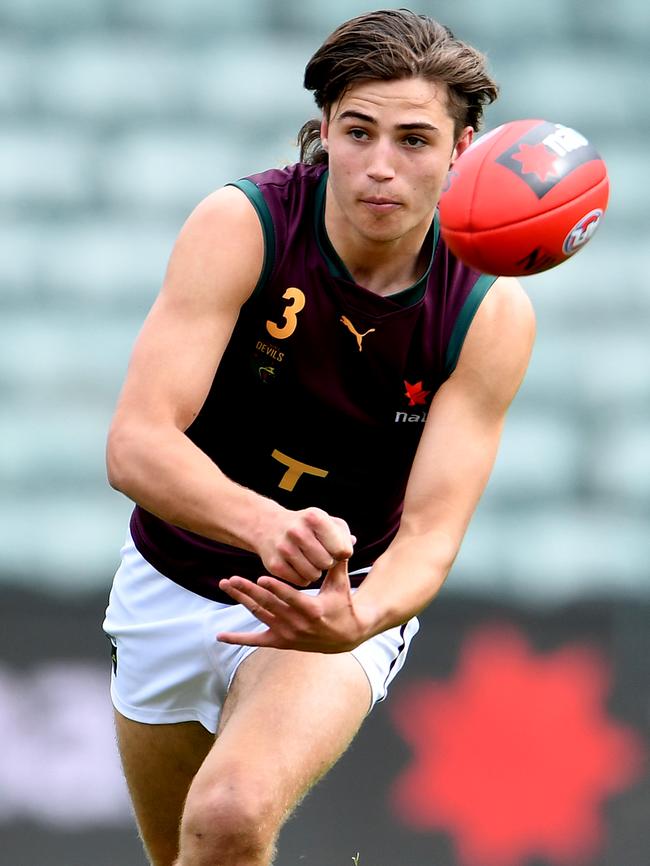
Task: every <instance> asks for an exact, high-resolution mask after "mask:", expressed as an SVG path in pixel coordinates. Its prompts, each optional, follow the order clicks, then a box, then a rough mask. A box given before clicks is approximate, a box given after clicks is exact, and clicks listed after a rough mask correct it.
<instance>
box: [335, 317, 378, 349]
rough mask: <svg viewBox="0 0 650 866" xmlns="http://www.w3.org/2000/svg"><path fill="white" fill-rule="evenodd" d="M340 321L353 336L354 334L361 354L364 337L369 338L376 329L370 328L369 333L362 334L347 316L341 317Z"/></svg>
mask: <svg viewBox="0 0 650 866" xmlns="http://www.w3.org/2000/svg"><path fill="white" fill-rule="evenodd" d="M339 321H341V322H342V323H343V324H344V325H345V327H346V328H347V329H348V331H350V333H351V334H354V336H355V338H356V341H357V346H358V347H359V351H360V352H361V351H362V348H361V341H362V340H363V338H364V337H367V336H368V334H372V332H373V331H374V330H375V328H369V329H368V330H367V331H364V333H363V334H360V333H359V332H358V331H357V329H356V328H355V327H354V325H353V324H352V322H351V321H350V320H349V319H348V317H347V316H341V318H340V320H339Z"/></svg>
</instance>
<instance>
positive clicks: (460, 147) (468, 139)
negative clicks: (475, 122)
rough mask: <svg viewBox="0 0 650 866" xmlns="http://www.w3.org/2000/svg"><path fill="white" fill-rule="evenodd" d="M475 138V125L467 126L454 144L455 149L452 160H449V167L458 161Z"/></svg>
mask: <svg viewBox="0 0 650 866" xmlns="http://www.w3.org/2000/svg"><path fill="white" fill-rule="evenodd" d="M473 138H474V127H472V126H466V127H465V129H464V130H463V131H462V133H461V135H460V138H459V139H458V141H457V142H456V144H455V145H454V149H453V150H452V152H451V160H450V162H449V168H451V167H452V165H453V164H454V163H455V162H456V160H457V159H458V157H459V156H460V155H461V153H463V152H464V151H466V150H467V148H468V147H469V146H470V144H471V143H472V140H473Z"/></svg>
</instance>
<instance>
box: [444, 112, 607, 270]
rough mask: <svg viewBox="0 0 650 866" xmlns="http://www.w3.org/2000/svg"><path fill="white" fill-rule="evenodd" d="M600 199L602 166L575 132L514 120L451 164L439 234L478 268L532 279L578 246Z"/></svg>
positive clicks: (599, 213) (599, 209) (603, 204)
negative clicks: (531, 275)
mask: <svg viewBox="0 0 650 866" xmlns="http://www.w3.org/2000/svg"><path fill="white" fill-rule="evenodd" d="M608 197H609V181H608V178H607V167H606V165H605V163H604V162H603V160H602V159H601V157H600V155H599V154H598V153H597V151H596V150H595V148H594V147H593V146H592V145H591V144H590V143H589V142H588V141H587V139H586V138H585V137H584V136H583V135H581V134H580V133H579V132H576V130H574V129H571V128H570V127H568V126H562V125H561V124H559V123H550V122H549V121H546V120H514V121H512V122H510V123H504V124H503V125H502V126H498V127H497V128H496V129H493V130H492V131H490V132H488V133H486V134H485V135H482V136H481V137H480V138H478V139H477V140H476V141H475V142H474V143H473V144H472V145H471V147H469V148H468V149H467V150H466V151H465V152H464V153H463V154H462V155H461V156H460V157H459V158H458V159H457V160H456V162H455V163H454V165H453V166H452V168H451V170H450V172H449V177H448V182H447V186H446V189H445V191H444V192H443V194H442V198H441V199H440V230H441V233H442V236H443V238H444V239H445V241H446V242H447V245H448V246H449V247H450V249H451V250H452V252H453V253H455V255H456V256H457V257H458V258H459V259H462V260H463V261H464V262H466V263H467V264H468V265H471V266H472V267H474V268H476V269H477V270H479V271H484V272H485V273H488V274H497V275H504V276H525V275H528V274H537V273H539V272H540V271H545V270H548V268H553V267H555V266H556V265H559V264H561V263H562V262H563V261H565V260H566V259H568V258H569V257H570V256H572V255H573V254H574V253H576V252H577V251H578V250H580V249H582V247H583V246H584V245H585V244H586V243H587V241H588V240H589V239H590V238H591V237H592V235H593V233H594V231H595V230H596V228H597V227H598V225H599V223H600V221H601V220H602V217H603V214H604V213H605V210H606V208H607V200H608Z"/></svg>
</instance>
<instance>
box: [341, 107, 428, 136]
mask: <svg viewBox="0 0 650 866" xmlns="http://www.w3.org/2000/svg"><path fill="white" fill-rule="evenodd" d="M349 119H353V120H362V121H364V123H370V124H373V125H374V126H376V125H377V121H376V120H375V118H374V117H372V116H371V115H369V114H364V113H363V112H362V111H354V109H351V108H348V109H347V110H346V111H342V112H341V113H340V114H339V116H338V118H337V120H349ZM396 128H397V129H404V130H409V129H429V130H431V131H432V132H438V127H437V126H434V125H433V124H432V123H427V122H426V121H424V120H418V121H416V122H415V123H398V124H397V127H396Z"/></svg>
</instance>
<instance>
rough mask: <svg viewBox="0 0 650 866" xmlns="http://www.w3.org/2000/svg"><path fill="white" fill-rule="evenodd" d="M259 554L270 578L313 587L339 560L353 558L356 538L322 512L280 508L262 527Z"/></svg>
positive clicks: (342, 522)
mask: <svg viewBox="0 0 650 866" xmlns="http://www.w3.org/2000/svg"><path fill="white" fill-rule="evenodd" d="M260 536H261V541H260V542H259V543H258V545H257V553H258V556H259V557H260V558H261V560H262V562H263V563H264V566H265V568H266V569H268V572H269V574H270V575H274V576H275V577H279V578H281V579H282V580H286V581H289V583H293V584H295V585H296V586H309V584H310V583H313V582H314V581H315V580H318V579H319V578H320V576H321V574H322V573H323V571H325V570H326V569H328V568H331V567H332V566H333V565H334V563H335V562H338V561H339V560H347V559H349V558H350V556H352V550H353V548H354V544H355V543H356V538H355V537H354V536H353V535H351V534H350V528H349V527H348V525H347V523H346V522H345V520H342V519H341V518H340V517H332V516H330V515H329V514H328V513H327V512H326V511H323V510H322V509H320V508H304V509H302V510H301V511H289V510H288V509H286V508H278V510H277V511H275V512H274V515H273V520H272V522H270V523H269V521H268V520H267V521H265V522H264V525H263V526H260Z"/></svg>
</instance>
